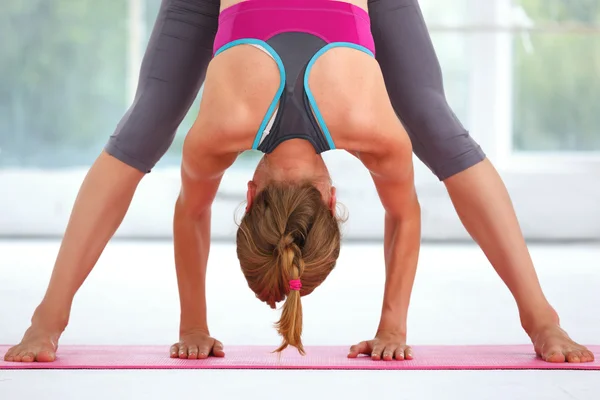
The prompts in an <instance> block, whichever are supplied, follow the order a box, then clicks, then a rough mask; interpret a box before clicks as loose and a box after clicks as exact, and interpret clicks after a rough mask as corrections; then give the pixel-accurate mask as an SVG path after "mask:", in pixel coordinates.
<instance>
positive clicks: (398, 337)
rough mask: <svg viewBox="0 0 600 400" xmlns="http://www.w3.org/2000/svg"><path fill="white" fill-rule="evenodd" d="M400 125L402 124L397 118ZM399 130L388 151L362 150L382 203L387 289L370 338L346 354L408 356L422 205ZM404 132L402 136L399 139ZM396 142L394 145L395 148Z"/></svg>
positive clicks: (411, 166)
mask: <svg viewBox="0 0 600 400" xmlns="http://www.w3.org/2000/svg"><path fill="white" fill-rule="evenodd" d="M398 126H399V127H401V124H400V123H399V122H398ZM400 133H401V132H398V134H397V135H396V139H395V140H394V141H395V142H398V143H399V142H405V143H404V144H400V145H399V146H394V145H389V146H387V145H386V146H381V147H382V148H385V149H387V151H386V154H377V155H369V156H367V157H365V156H361V159H362V161H363V163H364V164H365V166H366V167H367V168H368V169H369V170H370V171H371V175H372V177H373V182H374V183H375V187H376V189H377V193H378V194H379V198H380V199H381V203H382V205H383V207H384V209H385V232H384V254H385V264H386V265H385V271H386V279H385V290H384V297H383V306H382V311H381V319H380V321H379V327H378V329H377V334H376V337H375V339H374V340H370V341H364V342H361V343H359V344H358V345H356V346H352V348H351V349H350V353H349V357H356V356H358V354H369V355H371V356H372V357H373V358H375V359H386V360H391V359H393V358H395V359H404V358H405V357H406V358H412V353H411V350H410V348H409V347H407V346H406V331H407V326H406V324H407V316H408V306H409V303H410V296H411V292H412V287H413V283H414V279H415V275H416V270H417V262H418V258H419V249H420V241H421V210H420V206H419V202H418V199H417V194H416V190H415V186H414V172H413V165H412V158H411V147H410V145H409V144H408V143H407V141H408V138H407V137H406V134H404V135H400ZM402 136H404V138H405V139H404V140H402V139H400V138H401V137H402ZM395 148H396V149H395Z"/></svg>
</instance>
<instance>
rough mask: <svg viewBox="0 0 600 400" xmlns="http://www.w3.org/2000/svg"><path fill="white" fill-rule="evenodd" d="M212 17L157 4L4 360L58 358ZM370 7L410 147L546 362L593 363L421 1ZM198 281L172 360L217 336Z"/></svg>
mask: <svg viewBox="0 0 600 400" xmlns="http://www.w3.org/2000/svg"><path fill="white" fill-rule="evenodd" d="M224 5H225V4H224ZM218 14H219V1H218V0H162V5H161V8H160V11H159V14H158V17H157V19H156V23H155V25H154V29H153V31H152V35H151V38H150V41H149V43H148V48H147V50H146V53H145V55H144V60H143V62H142V67H141V71H140V79H139V84H138V89H137V93H136V97H135V101H134V102H133V103H132V105H131V107H130V109H129V110H128V111H127V112H126V113H125V115H124V116H123V118H122V120H121V121H120V123H119V124H118V126H117V128H116V130H115V132H114V134H113V135H112V136H111V138H110V140H109V142H108V144H107V145H106V147H105V149H104V151H103V152H102V153H101V154H100V156H99V157H98V159H97V160H96V161H95V163H94V165H93V166H92V168H91V169H90V171H89V173H88V174H87V175H86V178H85V180H84V182H83V184H82V186H81V188H80V191H79V194H78V196H77V201H76V202H75V205H74V207H73V211H72V214H71V218H70V220H69V224H68V225H67V229H66V232H65V235H64V238H63V241H62V244H61V248H60V251H59V253H58V256H57V258H56V262H55V266H54V270H53V273H52V279H51V280H50V283H49V285H48V288H47V291H46V294H45V296H44V298H43V300H42V302H41V303H40V304H39V306H38V307H37V308H36V310H35V313H34V314H33V317H32V318H31V326H30V327H29V329H27V331H26V332H25V335H24V336H23V339H22V340H21V342H20V343H19V344H18V345H16V346H14V347H12V348H11V349H10V350H9V351H8V352H7V354H6V355H5V360H7V361H54V360H55V357H56V349H57V345H58V341H59V339H60V336H61V335H62V333H63V331H64V330H65V328H66V326H67V324H68V322H69V316H70V310H71V305H72V302H73V298H74V297H75V294H76V293H77V291H78V289H79V288H80V287H81V285H82V284H83V282H84V281H85V279H86V277H87V276H88V274H89V273H90V271H91V270H92V269H93V267H94V265H95V264H96V262H97V260H98V258H99V257H100V255H101V254H102V251H103V250H104V248H105V246H106V244H107V243H108V241H109V240H110V238H111V237H112V235H113V234H114V233H115V231H116V230H117V228H118V227H119V225H120V224H121V222H122V221H123V218H124V216H125V214H126V212H127V210H128V207H129V204H130V202H131V199H132V198H133V195H134V193H135V191H136V188H137V186H138V184H139V182H140V181H141V180H142V179H143V177H144V176H145V175H146V173H148V172H150V171H151V169H152V168H153V167H154V165H155V164H156V163H157V162H158V160H159V159H160V158H161V157H162V156H163V155H164V154H165V152H166V151H167V149H168V147H169V145H170V144H171V142H172V140H173V137H174V135H175V131H176V129H177V126H178V125H179V124H180V123H181V121H182V119H183V117H184V116H185V114H186V112H187V110H188V109H189V107H190V106H191V104H192V102H193V100H194V98H195V97H196V94H197V93H198V89H199V88H200V86H201V84H202V81H203V80H204V76H205V72H206V68H207V65H208V63H209V61H210V60H211V58H212V55H213V51H212V46H213V41H214V39H215V33H216V30H217V25H218ZM369 14H370V17H371V23H372V31H373V37H374V39H375V44H376V47H377V54H376V56H377V60H378V61H379V64H380V66H381V70H382V72H383V76H384V78H385V82H386V87H387V89H388V93H389V96H390V99H391V102H392V105H393V106H394V109H395V111H396V113H397V115H398V116H399V117H400V119H401V120H402V122H403V125H404V126H405V127H406V130H407V132H408V134H409V136H410V138H411V142H412V147H413V151H414V153H415V154H416V155H417V156H418V157H419V159H420V160H421V161H422V162H423V163H425V164H426V165H427V166H428V167H429V168H430V169H431V171H432V173H434V174H435V175H436V176H437V177H438V179H439V180H440V181H443V183H444V185H445V186H446V188H447V190H448V194H449V196H450V198H451V199H452V203H453V205H454V207H455V208H456V210H457V213H458V215H459V216H460V219H461V221H462V223H463V224H464V226H465V228H466V229H467V231H468V232H469V234H470V235H471V236H472V237H473V239H474V240H475V242H476V243H478V245H479V246H481V248H482V250H483V251H484V253H485V254H486V256H487V257H488V259H489V261H490V263H491V264H492V265H493V267H494V268H495V270H496V271H497V272H498V274H499V275H500V277H501V278H502V280H503V281H504V282H505V284H506V286H507V287H508V289H509V290H510V292H511V293H512V294H513V296H514V298H515V302H516V304H517V307H518V311H519V315H520V320H521V324H522V326H523V328H524V330H525V331H526V333H527V335H528V336H529V337H530V338H531V341H532V343H533V345H534V348H535V350H536V352H537V353H538V354H539V355H540V356H541V357H542V358H543V359H544V360H546V361H550V362H565V361H569V362H580V361H591V360H593V355H592V356H590V355H589V352H587V350H586V349H585V348H584V347H583V346H580V345H578V344H577V343H575V342H574V341H573V340H571V338H570V337H569V336H568V335H567V333H566V332H564V331H563V330H562V329H561V327H560V321H559V318H558V315H557V313H556V312H555V310H554V309H553V308H552V306H551V305H550V304H549V302H548V300H547V299H546V297H545V295H544V293H543V291H542V288H541V287H540V283H539V280H538V278H537V275H536V272H535V268H534V265H533V262H532V260H531V257H530V255H529V251H528V249H527V246H526V244H525V241H524V239H523V235H522V234H521V230H520V227H519V223H518V221H517V218H516V214H515V211H514V208H513V206H512V204H511V200H510V197H509V196H508V193H507V190H506V187H505V186H504V184H503V182H502V179H501V178H500V176H499V174H498V173H497V172H496V170H495V169H494V167H493V165H492V164H491V162H490V161H489V160H488V159H486V157H485V155H484V153H483V151H482V150H481V149H480V147H479V146H478V145H477V143H476V142H475V141H474V140H473V139H472V138H471V137H470V136H469V133H468V132H467V131H466V130H465V128H464V127H463V126H462V125H461V123H460V121H458V119H457V118H456V117H455V115H454V113H453V112H452V110H451V108H450V107H449V106H448V103H447V102H446V98H445V94H444V86H443V82H442V74H441V69H440V65H439V62H438V59H437V56H436V53H435V49H434V47H433V45H432V42H431V39H430V37H429V33H428V31H427V27H426V24H425V20H424V18H423V14H422V12H421V10H420V7H419V4H418V0H371V1H369ZM178 207H179V206H178ZM188 222H189V221H188V220H187V219H185V218H181V213H179V214H176V216H175V220H174V225H175V229H174V231H175V246H176V248H177V252H176V255H175V256H176V260H177V261H178V262H179V263H181V260H186V259H190V258H194V257H196V259H198V260H200V259H201V258H202V257H204V256H202V257H200V256H198V255H197V254H201V253H200V252H199V250H198V247H202V246H203V245H205V244H203V243H198V242H196V241H187V242H185V240H186V238H187V237H188V236H186V234H185V232H186V231H189V227H188V226H187V224H188ZM178 232H179V233H178ZM188 233H189V232H188ZM182 241H183V242H182ZM178 265H180V264H178ZM185 268H187V267H185V266H182V267H181V269H185ZM196 278H197V280H196V281H193V282H191V283H190V284H189V287H184V288H183V289H182V288H181V287H180V291H181V290H183V291H184V292H186V293H188V294H189V295H190V296H191V297H192V298H193V299H194V300H195V302H187V303H186V304H193V306H192V307H190V308H189V309H188V310H187V311H186V312H185V313H184V315H182V317H183V316H185V318H182V320H181V326H180V339H181V340H180V344H177V345H176V346H174V349H175V350H177V349H183V350H182V351H181V352H180V356H181V357H187V356H188V352H187V349H188V347H187V344H186V343H197V342H202V343H208V344H207V345H206V346H207V347H208V346H209V345H211V343H214V340H213V339H210V336H209V335H207V329H206V327H205V325H206V324H205V317H206V311H205V304H206V301H205V298H204V292H203V291H201V290H200V289H199V288H202V287H203V285H204V280H203V276H202V275H199V276H197V277H196ZM195 289H198V290H195ZM402 335H404V337H405V336H406V327H404V329H403V330H401V331H400V332H397V334H396V335H394V336H402ZM388 336H390V335H387V334H385V335H383V334H382V335H379V334H378V335H377V337H376V338H375V339H374V340H369V341H364V342H361V343H360V344H358V345H357V346H354V347H353V348H352V351H351V355H352V356H356V355H357V354H358V352H365V353H368V354H373V357H375V358H379V357H381V356H382V354H383V347H382V345H381V343H382V340H380V339H382V338H384V339H386V340H387V338H388ZM211 340H213V341H212V342H211ZM192 350H193V347H192ZM196 351H197V350H196ZM217 353H219V354H222V351H218V352H217ZM176 354H177V353H176ZM190 354H192V355H193V354H194V353H193V352H191V351H190ZM586 354H587V355H586Z"/></svg>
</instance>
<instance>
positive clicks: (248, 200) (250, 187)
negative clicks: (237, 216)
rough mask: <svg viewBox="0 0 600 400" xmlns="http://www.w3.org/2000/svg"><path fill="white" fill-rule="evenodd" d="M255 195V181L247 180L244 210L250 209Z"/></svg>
mask: <svg viewBox="0 0 600 400" xmlns="http://www.w3.org/2000/svg"><path fill="white" fill-rule="evenodd" d="M255 196H256V183H254V182H253V181H249V182H248V191H247V192H246V212H248V210H250V207H252V201H253V200H254V197H255Z"/></svg>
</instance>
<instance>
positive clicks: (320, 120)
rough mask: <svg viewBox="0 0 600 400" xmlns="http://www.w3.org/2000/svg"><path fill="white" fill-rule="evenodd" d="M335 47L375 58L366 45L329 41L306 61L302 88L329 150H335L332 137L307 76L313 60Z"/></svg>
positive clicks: (313, 62)
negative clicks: (352, 50) (353, 50)
mask: <svg viewBox="0 0 600 400" xmlns="http://www.w3.org/2000/svg"><path fill="white" fill-rule="evenodd" d="M335 47H349V48H351V49H355V50H359V51H362V52H363V53H367V54H368V55H370V56H371V57H373V58H375V55H374V54H373V52H372V51H371V50H369V49H367V48H366V47H364V46H361V45H359V44H356V43H350V42H334V43H329V44H328V45H327V46H325V47H323V48H322V49H321V50H319V51H318V52H317V53H316V54H315V55H314V56H313V57H312V58H311V59H310V61H309V62H308V65H307V67H306V72H305V73H304V90H305V91H306V95H307V96H308V101H309V102H310V105H311V107H312V110H313V112H314V113H315V117H316V118H317V122H318V123H319V126H320V127H321V130H322V131H323V135H324V136H325V139H327V143H328V144H329V148H330V149H331V150H335V144H334V143H333V139H332V138H331V134H330V133H329V129H327V125H325V120H324V119H323V116H322V115H321V112H320V111H319V108H318V107H317V102H316V101H315V97H314V96H313V94H312V92H311V91H310V88H309V87H308V77H309V75H310V70H311V69H312V67H313V65H314V64H315V62H316V61H317V59H318V58H319V57H320V56H322V55H323V54H324V53H325V52H326V51H327V50H330V49H333V48H335Z"/></svg>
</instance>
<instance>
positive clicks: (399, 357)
mask: <svg viewBox="0 0 600 400" xmlns="http://www.w3.org/2000/svg"><path fill="white" fill-rule="evenodd" d="M394 358H395V359H396V360H398V361H403V360H404V358H405V355H404V347H403V346H400V347H398V348H397V349H396V351H395V353H394Z"/></svg>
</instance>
